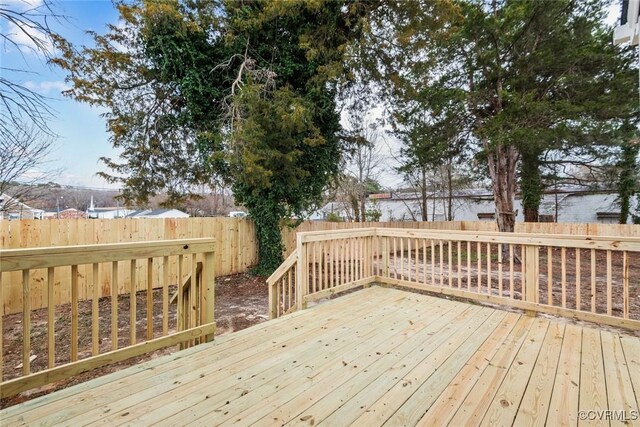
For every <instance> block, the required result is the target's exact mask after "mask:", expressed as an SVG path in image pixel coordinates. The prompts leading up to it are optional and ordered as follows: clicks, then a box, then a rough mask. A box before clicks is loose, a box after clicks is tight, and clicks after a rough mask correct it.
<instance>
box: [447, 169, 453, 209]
mask: <svg viewBox="0 0 640 427" xmlns="http://www.w3.org/2000/svg"><path fill="white" fill-rule="evenodd" d="M447 190H448V192H447V221H453V166H452V165H451V159H449V163H448V164H447Z"/></svg>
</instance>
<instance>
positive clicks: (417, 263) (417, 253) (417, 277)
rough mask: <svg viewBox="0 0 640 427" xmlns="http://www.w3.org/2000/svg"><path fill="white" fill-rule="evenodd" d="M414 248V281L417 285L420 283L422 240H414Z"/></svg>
mask: <svg viewBox="0 0 640 427" xmlns="http://www.w3.org/2000/svg"><path fill="white" fill-rule="evenodd" d="M413 247H414V250H413V251H414V252H415V256H414V268H415V274H414V281H415V282H416V283H419V282H420V275H419V272H420V240H419V239H418V238H415V239H414V240H413Z"/></svg>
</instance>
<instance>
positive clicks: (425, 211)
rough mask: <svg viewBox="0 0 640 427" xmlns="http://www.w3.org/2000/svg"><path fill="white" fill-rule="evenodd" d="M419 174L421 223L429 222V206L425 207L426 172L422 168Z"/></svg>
mask: <svg viewBox="0 0 640 427" xmlns="http://www.w3.org/2000/svg"><path fill="white" fill-rule="evenodd" d="M420 173H421V178H422V182H421V186H420V191H421V193H422V194H421V196H422V198H421V200H420V203H421V205H420V207H421V209H420V210H421V211H422V212H421V214H422V220H423V221H429V206H428V205H427V171H426V169H425V168H424V167H422V168H421V170H420Z"/></svg>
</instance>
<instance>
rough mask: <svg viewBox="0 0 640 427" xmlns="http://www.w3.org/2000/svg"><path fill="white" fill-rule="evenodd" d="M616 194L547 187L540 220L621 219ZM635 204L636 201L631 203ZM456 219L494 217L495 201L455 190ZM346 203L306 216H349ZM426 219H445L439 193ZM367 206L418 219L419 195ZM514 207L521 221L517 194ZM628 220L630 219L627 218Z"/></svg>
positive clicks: (389, 217) (396, 217)
mask: <svg viewBox="0 0 640 427" xmlns="http://www.w3.org/2000/svg"><path fill="white" fill-rule="evenodd" d="M617 199H618V195H617V194H616V193H615V192H614V191H610V190H591V189H588V188H585V187H581V186H576V185H565V186H563V187H560V188H558V190H555V191H554V190H548V191H547V192H545V194H544V195H543V197H542V201H541V203H540V219H539V220H540V221H541V222H582V223H617V222H619V220H620V207H619V205H618V202H617ZM632 204H633V205H635V202H633V203H632ZM452 206H453V214H454V215H453V216H454V220H456V221H495V205H494V203H493V196H492V194H491V193H490V192H489V191H487V190H484V189H478V188H474V189H466V190H461V191H457V192H456V193H455V194H454V197H453V200H452ZM348 207H349V206H347V205H346V204H345V203H338V202H330V203H327V204H326V205H325V206H324V207H323V208H322V209H320V210H318V211H317V212H314V213H313V214H312V215H310V217H309V218H308V219H326V218H327V217H328V215H329V214H333V215H334V216H338V217H340V218H343V219H344V218H346V217H348V215H347V212H346V209H347V208H348ZM427 208H428V218H429V221H442V220H444V219H445V211H446V208H447V199H446V198H445V197H442V196H441V195H439V194H429V195H428V196H427ZM367 209H376V210H379V211H380V213H381V214H382V215H381V218H380V221H412V220H414V218H415V219H417V220H419V219H420V218H421V215H420V199H419V197H418V196H417V194H415V193H409V192H396V193H393V194H392V195H391V197H390V198H383V199H376V200H369V201H367ZM514 209H515V211H516V212H517V216H516V221H524V215H523V209H522V198H521V196H520V194H517V195H516V199H515V200H514ZM629 221H631V219H629Z"/></svg>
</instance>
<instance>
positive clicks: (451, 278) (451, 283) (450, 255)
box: [447, 241, 453, 288]
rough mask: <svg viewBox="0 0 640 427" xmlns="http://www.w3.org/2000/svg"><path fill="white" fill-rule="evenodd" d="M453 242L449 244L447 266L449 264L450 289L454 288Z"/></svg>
mask: <svg viewBox="0 0 640 427" xmlns="http://www.w3.org/2000/svg"><path fill="white" fill-rule="evenodd" d="M451 243H452V242H451V241H448V242H447V261H448V262H447V264H448V269H449V271H448V274H449V287H450V288H451V287H453V275H452V271H453V264H452V260H453V256H452V251H453V248H452V246H451Z"/></svg>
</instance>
